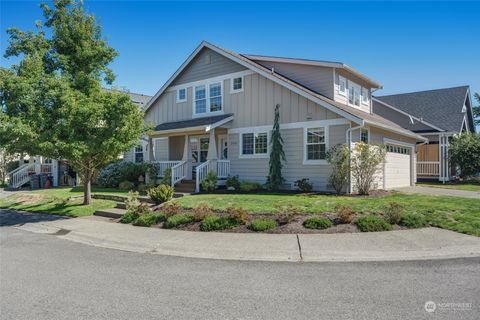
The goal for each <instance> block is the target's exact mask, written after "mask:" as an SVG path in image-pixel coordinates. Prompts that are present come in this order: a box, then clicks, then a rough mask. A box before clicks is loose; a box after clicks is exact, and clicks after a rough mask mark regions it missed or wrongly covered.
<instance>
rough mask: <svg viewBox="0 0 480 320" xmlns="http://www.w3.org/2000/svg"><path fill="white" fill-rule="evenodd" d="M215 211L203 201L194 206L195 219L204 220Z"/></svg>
mask: <svg viewBox="0 0 480 320" xmlns="http://www.w3.org/2000/svg"><path fill="white" fill-rule="evenodd" d="M212 213H213V210H212V207H211V206H209V205H208V204H206V203H201V204H199V205H198V206H196V207H194V208H193V216H194V217H195V221H202V220H203V219H205V217H207V216H209V215H211V214H212Z"/></svg>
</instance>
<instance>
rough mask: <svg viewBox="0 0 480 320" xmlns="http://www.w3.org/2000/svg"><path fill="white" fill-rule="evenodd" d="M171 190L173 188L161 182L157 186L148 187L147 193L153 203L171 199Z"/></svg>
mask: <svg viewBox="0 0 480 320" xmlns="http://www.w3.org/2000/svg"><path fill="white" fill-rule="evenodd" d="M173 192H174V190H173V188H172V187H171V186H169V185H166V184H161V185H159V186H158V187H154V188H150V189H149V190H148V193H147V194H148V196H149V197H150V199H151V200H152V201H153V202H155V204H161V203H164V202H167V201H170V200H172V198H173Z"/></svg>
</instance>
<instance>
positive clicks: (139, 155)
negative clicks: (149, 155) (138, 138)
mask: <svg viewBox="0 0 480 320" xmlns="http://www.w3.org/2000/svg"><path fill="white" fill-rule="evenodd" d="M135 162H136V163H139V162H143V145H142V144H139V145H137V146H136V147H135Z"/></svg>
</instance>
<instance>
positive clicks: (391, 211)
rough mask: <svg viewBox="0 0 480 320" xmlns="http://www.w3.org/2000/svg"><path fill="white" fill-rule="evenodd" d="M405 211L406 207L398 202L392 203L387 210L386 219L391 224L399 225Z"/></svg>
mask: <svg viewBox="0 0 480 320" xmlns="http://www.w3.org/2000/svg"><path fill="white" fill-rule="evenodd" d="M404 210H405V206H404V205H403V204H401V203H398V202H390V203H389V204H388V207H387V208H386V209H385V219H387V221H388V222H390V223H391V224H397V223H399V222H400V219H401V218H402V213H403V211H404Z"/></svg>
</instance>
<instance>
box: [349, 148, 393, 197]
mask: <svg viewBox="0 0 480 320" xmlns="http://www.w3.org/2000/svg"><path fill="white" fill-rule="evenodd" d="M385 155H386V150H385V146H374V145H370V144H368V143H363V142H359V143H356V144H355V146H354V147H353V150H352V152H351V156H350V170H351V172H352V181H353V182H354V185H355V189H356V190H357V192H358V193H359V194H364V195H367V194H369V193H370V190H372V189H373V188H375V185H374V180H375V174H376V173H377V172H378V171H379V166H380V164H381V163H382V162H384V161H385Z"/></svg>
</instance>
